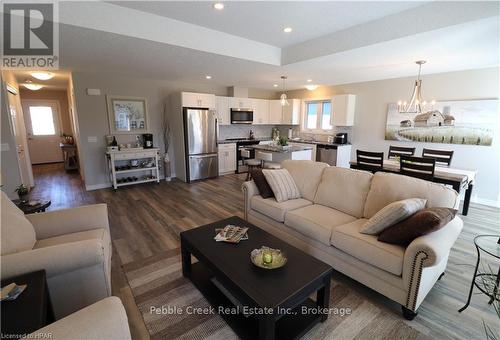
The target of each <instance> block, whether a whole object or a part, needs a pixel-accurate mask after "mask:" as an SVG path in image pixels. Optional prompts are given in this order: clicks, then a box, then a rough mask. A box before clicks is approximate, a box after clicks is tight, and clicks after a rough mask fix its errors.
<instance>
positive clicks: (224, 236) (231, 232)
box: [214, 224, 248, 243]
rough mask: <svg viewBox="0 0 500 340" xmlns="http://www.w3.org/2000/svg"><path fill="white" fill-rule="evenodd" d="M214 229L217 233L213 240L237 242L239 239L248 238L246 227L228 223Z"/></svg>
mask: <svg viewBox="0 0 500 340" xmlns="http://www.w3.org/2000/svg"><path fill="white" fill-rule="evenodd" d="M215 231H216V232H217V235H215V237H214V240H215V241H217V242H228V243H239V242H240V241H241V240H248V233H247V232H248V228H244V227H238V226H235V225H232V224H228V225H227V226H225V227H224V228H223V229H215Z"/></svg>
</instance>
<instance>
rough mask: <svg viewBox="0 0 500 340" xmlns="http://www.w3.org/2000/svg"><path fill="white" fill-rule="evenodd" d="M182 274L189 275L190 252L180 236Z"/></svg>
mask: <svg viewBox="0 0 500 340" xmlns="http://www.w3.org/2000/svg"><path fill="white" fill-rule="evenodd" d="M181 257H182V275H183V276H184V277H187V278H189V277H190V276H191V253H190V252H189V251H188V250H187V247H186V244H185V243H184V240H183V239H182V238H181Z"/></svg>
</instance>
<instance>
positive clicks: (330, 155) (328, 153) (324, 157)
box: [316, 144, 337, 166]
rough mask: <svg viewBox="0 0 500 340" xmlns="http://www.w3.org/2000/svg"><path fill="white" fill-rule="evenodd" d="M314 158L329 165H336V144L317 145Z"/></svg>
mask: <svg viewBox="0 0 500 340" xmlns="http://www.w3.org/2000/svg"><path fill="white" fill-rule="evenodd" d="M317 148H318V149H317V152H316V160H317V161H318V162H323V163H327V164H329V165H332V166H335V165H337V146H336V145H321V144H320V145H318V147H317Z"/></svg>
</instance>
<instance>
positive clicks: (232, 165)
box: [218, 143, 236, 175]
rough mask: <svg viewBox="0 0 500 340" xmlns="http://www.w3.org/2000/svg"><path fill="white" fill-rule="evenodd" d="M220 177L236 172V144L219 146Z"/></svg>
mask: <svg viewBox="0 0 500 340" xmlns="http://www.w3.org/2000/svg"><path fill="white" fill-rule="evenodd" d="M218 153H219V175H224V174H229V173H234V172H235V171H236V143H228V144H219V151H218Z"/></svg>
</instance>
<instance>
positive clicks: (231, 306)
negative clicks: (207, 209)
mask: <svg viewBox="0 0 500 340" xmlns="http://www.w3.org/2000/svg"><path fill="white" fill-rule="evenodd" d="M227 224H235V225H238V226H245V227H249V228H250V229H249V231H248V235H249V240H246V241H241V242H240V243H239V244H229V243H225V242H216V241H215V240H214V236H215V234H216V232H215V229H216V228H223V227H224V226H226V225H227ZM261 246H268V247H271V248H277V249H281V250H282V251H284V252H285V253H286V255H287V258H288V262H287V264H286V265H285V266H284V267H282V268H279V269H272V270H270V269H262V268H259V267H256V266H255V265H254V264H252V262H251V261H250V252H251V251H252V250H253V249H256V248H260V247H261ZM181 252H182V272H183V275H184V276H185V277H187V278H189V279H191V281H192V282H193V283H194V285H195V286H196V287H197V288H198V289H199V290H200V291H201V293H202V294H203V295H204V296H205V298H206V299H207V300H208V301H209V302H210V303H211V305H212V306H213V307H214V308H215V310H216V312H217V313H219V314H220V315H221V316H222V317H223V318H224V319H225V320H226V322H227V323H228V324H229V325H230V326H231V328H232V329H233V330H234V331H235V332H236V333H237V334H238V336H239V337H240V338H243V339H257V338H259V339H275V338H276V339H296V338H300V337H301V336H303V335H304V334H305V333H307V332H308V331H309V330H310V329H311V328H312V327H313V326H314V325H316V324H317V323H318V322H320V321H321V322H323V321H325V320H326V319H327V318H328V308H329V300H330V280H331V276H332V268H331V267H330V266H329V265H327V264H325V263H324V262H321V261H320V260H318V259H316V258H314V257H312V256H310V255H308V254H306V253H304V252H302V251H301V250H299V249H297V248H295V247H293V246H291V245H290V244H288V243H286V242H284V241H282V240H280V239H278V238H277V237H275V236H273V235H271V234H269V233H268V232H266V231H264V230H262V229H260V228H258V227H256V226H254V225H252V224H250V223H248V222H246V221H244V220H242V219H240V218H238V217H236V216H235V217H231V218H228V219H225V220H221V221H218V222H215V223H211V224H207V225H204V226H201V227H199V228H195V229H192V230H188V231H184V232H182V233H181ZM191 255H193V256H194V257H196V259H198V262H196V263H194V264H193V263H192V262H191V259H192V258H191ZM214 279H215V280H216V281H217V282H218V284H219V285H222V287H223V289H222V290H227V292H226V293H223V292H222V290H221V289H219V288H217V285H216V284H214ZM227 293H229V294H227ZM314 293H316V301H313V300H312V299H311V298H309V297H310V296H311V295H312V294H314ZM235 300H236V301H235ZM235 306H238V308H236V307H235ZM222 308H228V309H224V310H223V309H222ZM244 309H246V310H245V312H246V315H244V314H243V313H242V311H244ZM235 311H237V313H235ZM249 314H250V316H249Z"/></svg>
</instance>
